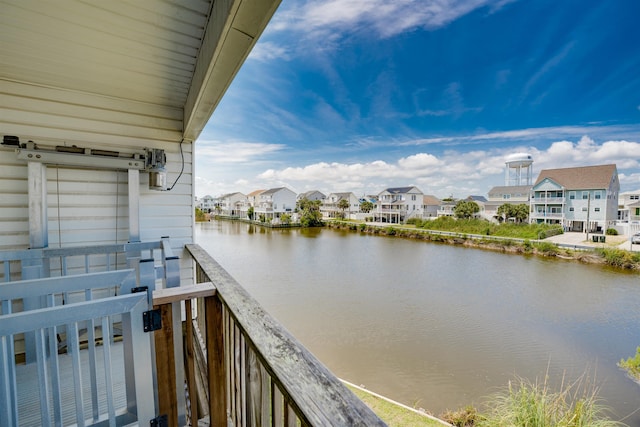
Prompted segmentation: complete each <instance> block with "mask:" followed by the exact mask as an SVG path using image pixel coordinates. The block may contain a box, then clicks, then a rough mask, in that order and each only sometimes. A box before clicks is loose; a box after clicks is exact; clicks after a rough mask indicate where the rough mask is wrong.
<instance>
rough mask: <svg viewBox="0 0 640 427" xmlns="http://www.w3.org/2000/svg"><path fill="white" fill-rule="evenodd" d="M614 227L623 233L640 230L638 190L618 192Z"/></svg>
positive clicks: (639, 192)
mask: <svg viewBox="0 0 640 427" xmlns="http://www.w3.org/2000/svg"><path fill="white" fill-rule="evenodd" d="M616 229H617V230H618V231H619V232H621V233H622V234H625V235H631V234H634V233H636V232H638V231H640V190H635V191H626V192H624V193H620V194H619V196H618V222H617V227H616Z"/></svg>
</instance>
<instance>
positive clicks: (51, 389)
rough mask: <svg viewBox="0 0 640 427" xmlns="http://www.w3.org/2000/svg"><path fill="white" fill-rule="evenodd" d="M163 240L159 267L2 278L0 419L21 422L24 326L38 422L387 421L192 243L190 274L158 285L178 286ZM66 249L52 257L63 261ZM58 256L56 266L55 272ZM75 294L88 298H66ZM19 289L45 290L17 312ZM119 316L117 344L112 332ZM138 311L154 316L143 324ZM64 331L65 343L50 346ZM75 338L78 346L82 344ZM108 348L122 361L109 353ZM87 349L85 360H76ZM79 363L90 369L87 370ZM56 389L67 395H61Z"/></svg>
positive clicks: (284, 424)
mask: <svg viewBox="0 0 640 427" xmlns="http://www.w3.org/2000/svg"><path fill="white" fill-rule="evenodd" d="M166 243H167V242H166V241H165V242H164V243H163V242H159V243H157V242H156V243H153V244H148V245H149V247H150V248H151V250H156V249H160V250H161V251H162V257H161V258H162V262H161V263H160V265H155V264H154V263H145V262H142V261H144V259H141V260H140V262H137V263H136V262H133V263H131V262H129V263H124V264H127V265H124V266H125V267H126V266H132V265H133V266H134V268H133V269H125V270H123V271H101V272H89V273H84V272H82V273H78V274H77V275H70V276H59V277H52V278H43V279H29V280H20V281H11V282H7V283H2V284H0V299H1V300H2V304H3V305H2V315H0V385H1V386H2V387H1V388H0V406H1V407H0V412H2V413H4V414H5V416H2V417H0V425H1V426H4V425H7V426H15V425H20V424H21V422H20V416H21V415H20V411H19V410H18V408H19V407H20V406H21V404H22V403H24V402H21V401H20V399H22V398H23V397H20V394H19V393H17V389H18V388H20V387H21V384H19V382H18V381H17V380H16V372H17V370H18V369H21V368H22V367H23V366H22V365H20V366H17V365H16V363H15V360H14V353H15V349H14V348H13V343H14V337H15V336H16V334H19V333H24V332H30V333H32V334H33V335H34V341H35V345H34V349H35V354H36V357H35V362H34V363H32V364H30V365H25V366H26V367H29V368H30V369H31V370H32V371H33V370H35V371H37V375H38V379H39V381H37V382H36V383H39V384H40V391H39V392H38V395H39V396H40V398H39V399H38V398H35V400H34V401H36V402H37V401H39V402H40V411H39V412H37V413H36V415H37V416H38V418H37V421H35V422H34V424H35V425H48V424H55V425H64V424H69V423H73V424H77V425H120V424H124V423H130V422H137V423H139V424H141V425H142V424H147V423H148V422H152V425H170V426H174V425H184V424H186V423H190V424H191V425H195V424H196V423H199V422H200V423H201V422H202V421H203V420H207V421H208V423H209V425H212V426H273V427H279V426H281V427H293V426H338V425H340V426H342V425H345V426H346V425H349V426H382V425H384V423H383V422H382V421H381V420H380V419H379V418H377V417H376V415H375V414H374V413H373V412H372V411H371V410H370V409H369V408H368V407H367V406H366V405H365V404H364V403H362V402H361V401H360V400H359V399H358V398H357V397H356V396H355V395H354V394H353V393H351V391H349V390H348V389H347V388H346V387H345V386H344V385H343V384H342V383H341V382H340V381H339V380H338V379H337V378H336V377H335V376H334V375H333V374H332V373H331V372H330V371H329V370H328V369H327V368H326V367H325V366H324V365H322V363H320V362H319V361H318V360H317V359H316V358H315V357H314V356H313V355H312V354H311V353H310V352H309V351H308V350H307V349H306V348H305V347H304V346H302V345H301V344H300V343H299V342H298V341H297V340H296V339H295V338H294V337H293V336H292V335H291V334H290V333H289V332H287V331H286V330H285V329H284V328H283V327H282V326H281V325H280V324H278V323H277V322H276V321H275V320H274V319H273V318H272V317H271V316H270V315H269V314H267V313H266V312H265V311H264V309H263V308H262V307H261V306H260V305H259V304H258V303H257V302H256V301H255V300H254V299H253V298H252V297H251V296H250V295H249V294H248V293H247V292H246V291H245V290H244V289H243V288H242V287H241V286H240V285H239V284H238V283H237V282H236V281H235V280H234V279H233V278H232V277H231V276H230V275H229V274H228V273H227V272H226V271H225V270H224V269H222V268H221V267H220V266H219V265H218V264H217V263H216V262H215V261H214V260H213V259H212V258H211V256H209V254H207V252H206V251H204V250H203V249H202V248H201V247H200V246H198V245H195V244H193V245H186V253H188V254H189V256H190V257H191V258H192V259H193V266H194V269H195V273H196V274H195V277H196V281H197V282H198V283H182V286H179V287H171V286H166V285H175V284H176V279H175V276H176V275H175V273H172V271H173V270H174V267H175V263H177V261H178V260H177V259H176V258H175V257H174V256H173V255H172V254H171V252H170V250H169V249H168V248H167V247H168V245H165V244H166ZM163 247H164V249H163ZM103 249H104V247H103ZM120 249H124V248H120ZM129 249H131V248H129ZM69 251H71V252H74V253H82V252H84V253H85V255H87V253H88V252H90V253H91V254H92V255H91V258H92V257H93V255H96V254H97V253H98V249H97V247H93V248H85V249H82V250H81V249H80V248H74V249H72V250H69ZM63 252H64V251H63ZM63 252H56V256H63V255H64V256H63V257H64V258H67V256H68V255H69V254H68V253H66V254H63ZM134 252H136V251H133V252H131V251H129V255H131V254H134V255H135V253H134ZM5 255H6V254H5ZM143 255H144V254H143ZM9 258H11V257H8V256H5V257H4V259H5V260H9ZM134 258H135V257H134ZM12 259H13V261H11V260H9V262H13V263H15V262H16V259H15V257H14V258H12ZM102 260H103V261H104V258H102ZM29 262H30V261H29ZM29 262H27V264H29ZM101 262H102V261H100V262H98V263H101ZM47 263H48V262H46V261H45V262H44V263H43V264H47ZM63 264H64V262H62V261H60V264H59V265H57V267H56V268H57V269H58V270H59V273H62V272H63V271H64V268H63ZM89 264H91V262H89ZM107 264H108V263H103V266H102V269H103V270H107V268H106V265H107ZM170 265H174V267H171V266H170ZM5 274H7V275H8V276H9V277H11V276H12V275H16V274H18V272H14V271H13V270H11V269H10V271H9V272H8V273H5ZM116 276H117V277H116ZM177 277H178V281H179V274H178V276H177ZM158 281H162V282H163V285H162V286H159V288H162V289H156V290H153V292H151V290H152V289H153V287H154V286H153V284H152V283H151V282H154V283H155V282H158ZM45 282H46V286H37V285H38V284H39V285H43V284H44V283H45ZM144 283H147V284H149V285H150V286H149V291H148V292H141V293H129V292H130V291H131V290H132V286H133V285H137V286H133V287H137V288H139V289H133V290H143V289H142V287H141V285H143V284H144ZM112 286H115V287H116V288H117V289H118V291H117V292H116V294H117V295H115V296H113V295H106V296H104V298H102V297H101V298H99V299H94V298H93V296H94V293H95V292H97V289H98V288H104V287H106V288H110V287H112ZM73 292H79V293H80V294H83V295H84V296H85V298H80V300H79V301H77V302H76V301H74V302H70V303H68V301H69V300H68V299H66V296H67V295H70V294H72V293H73ZM20 298H26V299H29V298H36V299H40V301H42V298H44V300H45V305H44V307H37V308H34V309H27V310H22V309H21V311H17V310H14V309H13V308H14V307H15V301H16V300H17V299H20ZM63 300H64V301H63ZM150 308H153V309H154V310H149V309H150ZM143 313H144V314H143ZM116 318H117V319H118V320H119V323H118V324H119V325H120V324H121V336H122V343H119V342H116V341H117V340H116V339H115V337H114V335H116V334H114V326H113V325H114V323H115V320H116ZM145 318H147V319H149V318H151V319H154V321H152V322H150V323H151V325H150V324H148V323H147V324H144V322H143V319H145ZM149 328H152V329H155V328H159V329H157V330H155V332H147V331H148V330H149ZM141 331H143V332H141ZM61 335H64V336H65V338H64V340H66V343H67V344H66V348H65V349H64V350H61V349H60V348H59V345H58V344H59V342H60V336H61ZM152 338H153V339H152ZM82 342H84V343H85V344H84V345H85V346H86V347H87V350H86V351H85V350H82V351H81V350H80V348H81V346H82ZM183 342H184V344H185V345H184V346H183ZM101 347H102V348H101ZM65 351H66V353H67V354H63V353H64V352H65ZM113 354H116V356H117V355H118V354H120V355H122V356H120V357H121V358H122V360H121V361H120V362H117V363H116V362H113V360H115V359H117V357H115V356H113ZM87 358H88V360H89V362H88V363H89V365H90V366H89V368H86V367H82V368H81V365H82V364H83V363H85V362H82V360H85V361H86V360H87ZM63 359H66V360H67V361H68V360H71V362H69V363H66V364H65V363H63ZM112 362H113V363H112ZM83 366H84V365H83ZM82 372H84V373H86V372H89V375H88V378H85V377H83V374H82ZM116 377H117V378H121V379H122V382H123V383H124V385H121V386H120V387H121V388H122V387H124V391H123V392H122V393H120V394H124V398H122V397H118V396H116V395H117V394H118V393H116V389H117V386H115V385H113V384H114V382H115V380H114V378H116ZM65 378H66V379H67V380H72V381H71V385H70V386H64V385H62V384H63V381H64V379H65ZM100 378H102V379H103V380H101V379H100ZM87 383H90V385H89V386H87ZM67 384H68V383H67ZM87 387H88V388H87ZM67 388H68V390H67ZM87 390H89V391H87ZM65 391H66V392H69V391H71V393H72V397H71V398H65V397H64V396H65V394H64V393H65ZM30 399H34V398H33V397H31V398H30ZM118 399H120V400H119V401H118ZM123 399H124V403H123ZM68 407H73V408H75V409H74V414H73V416H72V417H71V419H72V421H70V422H69V417H65V415H64V414H63V413H64V412H68V409H69V408H68ZM65 408H66V409H65ZM6 414H9V415H6ZM153 423H156V424H153ZM164 423H166V424H164Z"/></svg>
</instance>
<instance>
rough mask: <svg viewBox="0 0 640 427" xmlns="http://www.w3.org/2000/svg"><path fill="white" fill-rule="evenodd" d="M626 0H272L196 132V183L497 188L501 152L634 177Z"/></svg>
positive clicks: (635, 105) (634, 55)
mask: <svg viewBox="0 0 640 427" xmlns="http://www.w3.org/2000/svg"><path fill="white" fill-rule="evenodd" d="M638 17H640V1H637V0H562V1H557V0H535V1H534V0H494V1H489V0H394V1H388V0H313V1H311V0H283V1H282V3H281V5H280V7H279V8H278V10H277V11H276V13H275V14H274V16H273V18H272V20H271V22H270V23H269V25H268V26H267V28H266V29H265V31H264V33H263V34H262V36H261V37H260V39H259V41H258V43H257V44H256V45H255V47H254V49H253V50H252V52H251V54H250V55H249V57H248V58H247V60H246V61H245V63H244V65H243V66H242V67H241V69H240V70H239V72H238V74H237V76H236V77H235V79H234V81H233V82H232V84H231V85H230V87H229V89H228V90H227V93H226V94H225V96H224V98H223V99H222V101H221V102H220V104H219V105H218V107H217V109H216V111H214V113H213V115H212V117H211V119H210V120H209V122H208V124H207V126H206V127H205V129H204V130H203V132H202V134H201V135H200V137H199V138H198V140H197V141H196V143H195V148H194V150H195V175H196V177H195V185H196V188H195V192H196V196H198V197H202V196H204V195H211V196H214V197H215V196H219V195H222V194H226V193H231V192H236V191H239V192H242V193H245V194H247V193H249V192H251V191H254V190H258V189H269V188H275V187H283V186H284V187H288V188H290V189H291V190H293V191H295V192H296V193H301V192H305V191H310V190H319V191H321V192H323V193H325V194H329V193H332V192H348V191H352V192H354V193H355V194H356V195H357V196H363V195H367V194H378V193H380V192H381V191H383V190H384V189H385V188H389V187H404V186H414V185H415V186H417V187H418V188H419V189H420V190H421V191H422V192H423V193H425V194H432V195H435V196H437V197H441V198H444V197H448V196H453V197H456V198H464V197H467V196H469V195H484V196H486V195H487V193H488V191H489V190H490V189H491V188H492V187H494V186H501V185H505V158H506V157H507V156H508V155H510V154H514V153H528V154H531V155H532V157H533V160H534V162H533V176H534V180H535V177H537V175H538V173H539V172H540V171H541V170H542V169H551V168H563V167H572V166H589V165H600V164H610V163H614V164H616V165H617V169H618V174H619V178H620V184H621V191H635V190H639V189H640V31H639V30H638V27H637V25H638V24H637V22H638Z"/></svg>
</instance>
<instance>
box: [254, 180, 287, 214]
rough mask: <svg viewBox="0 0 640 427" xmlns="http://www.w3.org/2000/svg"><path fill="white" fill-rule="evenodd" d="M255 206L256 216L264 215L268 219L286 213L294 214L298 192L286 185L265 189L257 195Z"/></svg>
mask: <svg viewBox="0 0 640 427" xmlns="http://www.w3.org/2000/svg"><path fill="white" fill-rule="evenodd" d="M253 208H254V212H255V215H256V218H259V216H260V215H264V217H265V218H267V219H274V218H280V215H282V214H285V213H286V214H292V213H293V211H294V210H295V208H296V193H294V192H293V191H291V190H289V189H288V188H286V187H278V188H271V189H269V190H265V191H263V192H261V193H260V194H259V195H257V196H256V205H255V206H254V207H253Z"/></svg>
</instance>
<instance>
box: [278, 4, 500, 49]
mask: <svg viewBox="0 0 640 427" xmlns="http://www.w3.org/2000/svg"><path fill="white" fill-rule="evenodd" d="M506 3H507V2H501V3H500V4H499V5H498V6H497V5H496V3H495V2H494V1H491V0H432V1H425V0H395V1H392V2H390V1H387V0H324V1H307V2H297V3H296V2H293V3H291V4H292V5H291V6H290V7H289V9H286V10H282V11H279V12H278V14H276V16H275V17H274V20H273V21H272V23H271V24H270V25H269V29H270V31H273V32H277V31H280V30H287V31H289V32H290V31H300V32H303V33H304V34H305V35H306V36H307V37H309V36H310V37H312V38H314V39H316V40H323V39H324V40H326V41H327V43H326V44H331V42H332V41H335V40H336V38H339V37H340V36H341V35H342V34H347V33H357V32H366V33H367V34H368V35H369V36H377V37H379V38H388V37H392V36H395V35H397V34H401V33H404V32H408V31H413V30H416V29H420V28H422V29H426V30H433V29H437V28H441V27H443V26H446V25H447V24H449V23H451V22H453V21H455V20H456V19H458V18H460V17H462V16H464V15H466V14H468V13H470V12H472V11H473V10H476V9H479V8H482V7H485V6H487V7H491V8H492V9H491V11H492V12H493V11H495V10H497V9H499V8H500V7H502V6H503V5H504V4H506Z"/></svg>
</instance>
